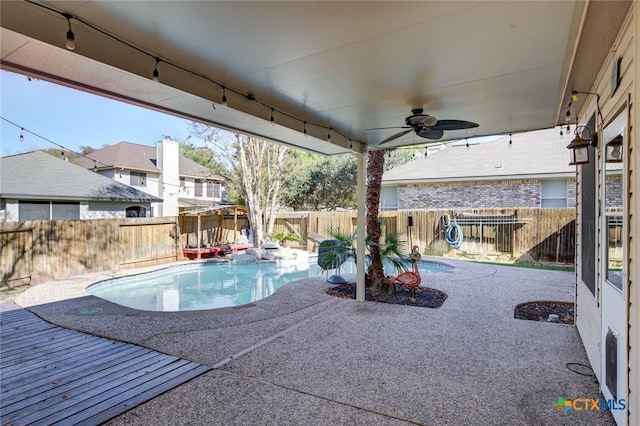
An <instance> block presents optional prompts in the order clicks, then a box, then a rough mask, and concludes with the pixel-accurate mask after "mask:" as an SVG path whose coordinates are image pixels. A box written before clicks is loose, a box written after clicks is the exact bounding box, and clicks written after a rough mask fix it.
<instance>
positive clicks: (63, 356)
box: [0, 309, 210, 425]
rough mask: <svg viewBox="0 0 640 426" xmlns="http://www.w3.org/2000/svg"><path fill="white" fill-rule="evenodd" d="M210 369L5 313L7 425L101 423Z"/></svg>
mask: <svg viewBox="0 0 640 426" xmlns="http://www.w3.org/2000/svg"><path fill="white" fill-rule="evenodd" d="M208 370H210V367H208V366H203V365H200V364H196V363H194V362H189V361H185V360H183V359H180V358H176V357H174V356H169V355H165V354H162V353H159V352H156V351H153V350H150V349H146V348H143V347H141V346H137V345H133V344H129V343H122V342H116V341H113V340H109V339H105V338H102V337H97V336H92V335H90V334H85V333H81V332H78V331H73V330H68V329H65V328H62V327H58V326H55V325H52V324H50V323H48V322H46V321H44V320H42V319H40V318H39V317H37V316H36V315H34V314H32V313H30V312H29V311H27V310H24V309H18V310H13V311H4V312H2V313H0V383H1V384H2V387H1V389H0V424H2V425H26V424H29V425H32V424H33V425H51V424H64V425H75V424H86V425H96V424H100V423H102V422H104V421H106V420H109V419H110V418H112V417H115V416H117V415H118V414H121V413H123V412H125V411H127V410H129V409H131V408H133V407H135V406H137V405H138V404H141V403H143V402H145V401H148V400H150V399H151V398H154V397H155V396H157V395H159V394H161V393H163V392H166V391H167V390H169V389H171V388H173V387H175V386H178V385H180V384H182V383H184V382H186V381H188V380H190V379H192V378H194V377H196V376H199V375H200V374H202V373H204V372H206V371H208Z"/></svg>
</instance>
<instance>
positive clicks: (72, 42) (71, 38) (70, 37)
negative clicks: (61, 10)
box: [63, 13, 76, 50]
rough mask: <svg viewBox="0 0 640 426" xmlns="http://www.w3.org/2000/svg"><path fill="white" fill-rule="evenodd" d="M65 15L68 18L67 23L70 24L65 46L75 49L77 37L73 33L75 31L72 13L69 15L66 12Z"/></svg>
mask: <svg viewBox="0 0 640 426" xmlns="http://www.w3.org/2000/svg"><path fill="white" fill-rule="evenodd" d="M63 16H64V17H65V18H67V24H69V30H68V31H67V41H66V43H65V46H66V47H67V49H69V50H75V48H76V37H75V35H74V34H73V31H72V30H71V15H67V14H66V13H65V14H64V15H63Z"/></svg>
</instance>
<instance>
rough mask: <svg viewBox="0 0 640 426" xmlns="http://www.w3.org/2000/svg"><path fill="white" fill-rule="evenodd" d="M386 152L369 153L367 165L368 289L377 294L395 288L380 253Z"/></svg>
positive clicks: (392, 290)
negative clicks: (380, 210) (380, 217)
mask: <svg viewBox="0 0 640 426" xmlns="http://www.w3.org/2000/svg"><path fill="white" fill-rule="evenodd" d="M384 154H385V151H382V150H374V151H369V162H368V164H367V178H368V181H367V194H366V204H367V235H368V236H369V238H370V240H371V243H370V244H369V255H370V256H371V263H370V264H369V268H368V270H367V283H366V284H367V287H369V288H371V289H372V290H373V291H374V292H375V293H393V292H394V290H395V288H394V286H393V285H392V284H391V283H389V280H387V277H386V276H385V275H384V266H383V265H382V256H381V252H380V237H381V235H382V231H381V229H380V220H379V218H378V206H379V205H380V192H381V188H382V173H383V172H384Z"/></svg>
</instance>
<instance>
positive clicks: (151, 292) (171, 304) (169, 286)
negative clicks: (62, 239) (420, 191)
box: [87, 261, 451, 312]
mask: <svg viewBox="0 0 640 426" xmlns="http://www.w3.org/2000/svg"><path fill="white" fill-rule="evenodd" d="M418 265H419V269H420V273H421V274H432V273H438V272H445V271H448V270H450V269H451V268H450V267H449V266H447V265H444V264H438V263H432V262H418ZM334 272H335V271H333V270H332V271H330V274H333V273H334ZM340 273H341V274H355V273H356V270H355V265H354V263H353V262H352V261H351V262H346V263H345V264H344V265H343V266H342V268H341V271H340ZM389 273H390V274H394V275H395V272H394V271H393V269H391V270H389ZM323 274H326V272H324V271H322V270H321V269H320V268H319V267H318V265H317V264H315V263H309V264H302V265H282V264H279V263H271V262H269V263H255V264H249V265H234V264H229V263H215V262H203V263H197V264H193V265H178V266H171V267H168V268H163V269H159V270H157V271H153V272H148V273H144V274H139V275H129V276H126V277H121V278H113V279H109V280H106V281H100V282H97V283H95V284H92V285H91V286H89V287H88V288H87V291H88V292H89V293H90V294H92V295H94V296H97V297H100V298H101V299H105V300H108V301H110V302H113V303H117V304H118V305H122V306H127V307H130V308H134V309H139V310H143V311H158V312H175V311H195V310H201V309H216V308H224V307H228V306H238V305H244V304H246V303H251V302H255V301H256V300H260V299H264V298H265V297H267V296H270V295H272V294H273V293H275V292H276V290H278V289H279V288H280V287H282V286H283V285H285V284H287V283H290V282H291V281H296V280H300V279H303V278H310V277H317V276H320V275H323Z"/></svg>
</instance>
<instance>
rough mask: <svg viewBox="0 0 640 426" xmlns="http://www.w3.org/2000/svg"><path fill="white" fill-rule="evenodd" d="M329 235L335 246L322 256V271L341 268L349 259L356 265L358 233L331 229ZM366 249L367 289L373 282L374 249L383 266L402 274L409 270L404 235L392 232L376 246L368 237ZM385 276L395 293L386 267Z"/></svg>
mask: <svg viewBox="0 0 640 426" xmlns="http://www.w3.org/2000/svg"><path fill="white" fill-rule="evenodd" d="M327 233H328V234H329V236H330V237H331V239H332V240H334V241H335V242H336V243H335V244H329V245H327V246H326V248H325V250H326V251H325V252H324V253H323V255H322V263H320V267H321V268H322V269H333V268H335V267H336V266H339V265H341V264H342V262H344V260H345V259H346V258H348V257H353V258H354V260H355V261H356V263H357V262H358V259H357V256H356V248H355V246H354V243H355V241H356V231H353V232H351V233H348V232H344V231H342V230H340V229H337V228H329V229H328V230H327ZM365 244H366V248H367V251H368V252H369V256H368V260H369V262H368V266H367V270H366V276H365V281H366V285H367V287H371V285H372V283H373V281H372V280H371V277H370V274H371V271H372V269H371V265H372V263H373V262H372V261H371V256H370V254H371V251H372V249H374V250H377V251H378V252H379V253H380V259H381V263H382V264H388V265H391V266H393V267H394V268H395V270H396V271H397V272H398V273H400V272H404V271H406V270H407V267H406V263H405V262H404V261H405V260H406V258H407V256H406V253H405V252H404V247H405V241H404V240H403V239H402V234H400V233H399V232H392V233H388V234H386V235H385V238H384V242H383V243H378V244H374V243H373V242H372V240H371V238H370V237H369V236H367V238H366V241H365ZM383 276H384V279H385V281H386V282H387V283H388V284H389V286H390V287H391V289H390V290H387V291H388V292H393V291H395V285H394V284H393V283H390V282H389V280H388V279H387V278H386V275H384V267H383ZM372 290H373V291H374V292H376V291H379V290H378V289H377V288H375V287H372Z"/></svg>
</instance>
